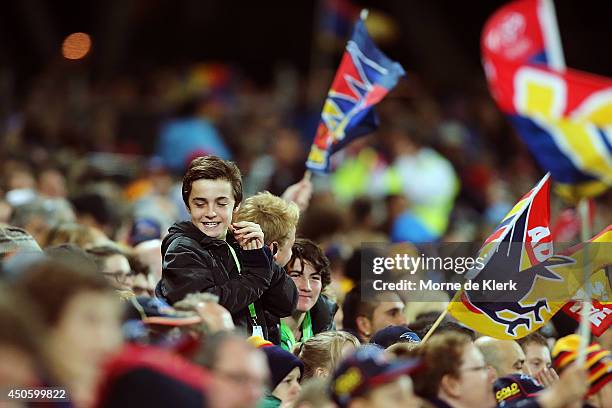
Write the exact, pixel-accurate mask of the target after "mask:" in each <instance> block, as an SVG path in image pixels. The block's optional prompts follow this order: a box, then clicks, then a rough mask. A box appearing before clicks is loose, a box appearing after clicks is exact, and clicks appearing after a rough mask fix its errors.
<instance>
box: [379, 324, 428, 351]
mask: <svg viewBox="0 0 612 408" xmlns="http://www.w3.org/2000/svg"><path fill="white" fill-rule="evenodd" d="M420 342H421V339H420V337H419V336H418V335H417V334H416V333H415V332H413V331H412V330H410V329H409V328H407V327H406V326H387V327H385V328H384V329H380V330H379V331H377V332H376V333H374V336H372V338H371V339H370V343H372V344H378V345H379V346H381V347H382V348H385V349H386V348H387V347H389V346H391V345H393V344H395V343H420Z"/></svg>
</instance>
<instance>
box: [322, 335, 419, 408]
mask: <svg viewBox="0 0 612 408" xmlns="http://www.w3.org/2000/svg"><path fill="white" fill-rule="evenodd" d="M422 366H423V365H422V362H421V361H420V360H418V359H410V360H397V361H389V360H388V359H387V356H386V355H385V353H384V351H383V350H382V349H380V348H378V347H376V346H372V345H370V346H367V345H366V346H363V347H360V348H359V349H357V351H355V353H353V354H352V355H350V356H349V357H347V358H346V359H344V360H343V361H342V362H341V363H340V365H339V366H338V368H337V369H336V371H335V372H334V374H333V376H332V379H331V382H330V394H331V397H332V399H333V400H334V401H335V402H336V403H337V404H338V405H339V406H340V407H341V408H344V407H346V406H348V404H349V402H350V401H351V400H352V399H353V398H356V397H359V396H361V395H363V394H365V393H366V392H368V391H370V390H372V389H374V388H376V387H378V386H381V385H384V384H388V383H390V382H393V381H395V380H396V379H397V378H399V377H401V376H403V375H411V374H413V373H415V372H417V371H418V370H419V369H421V368H422Z"/></svg>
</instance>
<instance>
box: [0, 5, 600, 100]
mask: <svg viewBox="0 0 612 408" xmlns="http://www.w3.org/2000/svg"><path fill="white" fill-rule="evenodd" d="M353 3H354V4H355V5H356V6H363V7H370V8H376V9H378V10H381V11H383V12H386V13H387V14H388V15H390V16H392V18H393V19H394V20H395V23H396V25H397V27H398V28H399V37H398V38H397V39H396V40H395V41H394V42H393V43H392V44H387V45H382V48H383V49H384V50H385V51H386V52H387V53H388V54H389V55H391V56H392V57H393V58H394V59H397V60H398V61H399V62H400V63H402V65H403V66H404V67H405V68H406V69H407V70H408V71H409V72H417V73H419V74H420V75H422V76H423V77H425V78H427V79H428V80H429V81H430V82H432V83H434V84H436V85H438V86H451V87H461V86H462V84H464V83H465V81H466V80H468V79H475V80H478V79H480V80H481V79H482V73H481V69H480V64H479V59H480V56H479V37H480V31H481V29H482V26H483V24H484V21H485V20H486V18H487V17H488V16H489V15H490V14H491V13H492V12H493V11H494V10H495V9H496V8H497V7H499V6H500V5H502V4H504V3H505V2H503V1H491V0H478V1H470V2H458V1H406V0H379V1H366V0H363V1H354V2H353ZM317 4H318V3H316V2H315V1H306V0H299V1H276V0H275V1H265V2H254V1H248V2H247V1H233V2H231V1H227V0H226V1H222V0H206V1H201V0H107V1H77V0H62V1H43V0H22V1H11V2H8V1H7V2H3V4H2V6H1V10H0V68H1V69H3V70H7V69H8V70H10V71H11V74H12V75H13V77H14V79H15V84H16V87H17V89H16V90H17V91H19V90H20V89H21V87H23V86H25V85H27V82H28V80H29V79H30V78H32V77H33V76H34V75H36V74H37V73H38V72H39V71H40V70H42V69H43V68H44V67H45V66H46V65H47V64H49V63H51V62H53V61H56V60H60V59H61V55H60V47H61V42H62V40H63V38H64V37H65V36H66V35H68V34H69V33H71V32H75V31H84V32H87V33H89V34H90V35H91V36H92V39H93V43H94V48H93V51H92V53H91V54H90V55H89V56H88V57H87V58H86V60H84V61H81V62H78V64H85V66H86V69H87V70H88V72H90V73H91V75H92V77H91V78H92V79H93V80H104V79H108V78H114V77H117V76H124V75H141V74H142V73H146V71H147V70H148V69H150V68H151V67H159V66H165V65H175V64H181V63H189V62H192V61H221V62H230V63H232V62H233V63H236V64H237V65H238V66H240V68H241V70H242V71H243V72H244V73H245V74H246V75H248V76H250V77H251V78H252V79H254V80H256V81H257V82H260V83H266V82H267V81H269V80H270V79H271V72H272V71H273V68H274V67H275V66H276V65H277V64H279V63H285V64H291V65H293V66H295V67H296V68H298V70H299V71H300V72H302V73H306V72H308V69H309V66H310V59H311V55H312V45H313V38H314V33H313V30H315V28H316V26H317V24H316V15H317ZM555 4H556V8H557V14H558V18H559V23H560V27H561V35H562V40H563V45H564V50H565V55H566V60H567V63H568V66H571V67H573V68H578V69H583V70H587V71H590V72H594V73H598V74H603V75H606V74H612V53H610V40H611V39H612V28H611V27H610V23H609V22H610V16H612V2H610V1H605V0H601V1H577V0H561V1H556V2H555ZM336 58H337V56H336ZM72 63H74V62H72Z"/></svg>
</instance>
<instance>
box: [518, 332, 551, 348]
mask: <svg viewBox="0 0 612 408" xmlns="http://www.w3.org/2000/svg"><path fill="white" fill-rule="evenodd" d="M517 342H518V344H520V346H521V348H522V349H523V351H525V347H527V346H528V345H529V344H537V345H540V346H544V347H546V348H548V342H547V341H546V337H544V336H542V335H541V334H540V333H538V332H533V333H529V334H528V335H527V336H525V337H523V338H522V339H519V340H517Z"/></svg>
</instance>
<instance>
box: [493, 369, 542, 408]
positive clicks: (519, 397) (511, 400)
mask: <svg viewBox="0 0 612 408" xmlns="http://www.w3.org/2000/svg"><path fill="white" fill-rule="evenodd" d="M543 389H544V387H542V386H541V385H540V384H539V383H538V382H537V381H536V380H535V379H534V378H533V377H530V376H528V375H524V374H512V375H508V376H506V377H501V378H498V379H497V380H495V383H494V384H493V390H494V392H495V399H496V400H497V404H498V405H497V406H498V407H500V408H511V407H514V406H515V404H517V403H518V402H519V401H523V400H528V399H533V398H535V397H537V394H538V393H539V392H540V391H542V390H543Z"/></svg>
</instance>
